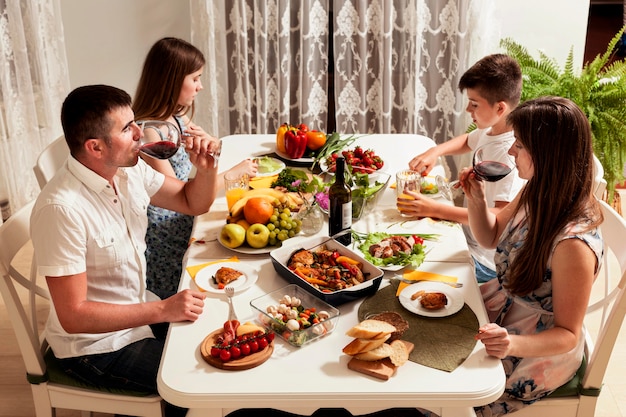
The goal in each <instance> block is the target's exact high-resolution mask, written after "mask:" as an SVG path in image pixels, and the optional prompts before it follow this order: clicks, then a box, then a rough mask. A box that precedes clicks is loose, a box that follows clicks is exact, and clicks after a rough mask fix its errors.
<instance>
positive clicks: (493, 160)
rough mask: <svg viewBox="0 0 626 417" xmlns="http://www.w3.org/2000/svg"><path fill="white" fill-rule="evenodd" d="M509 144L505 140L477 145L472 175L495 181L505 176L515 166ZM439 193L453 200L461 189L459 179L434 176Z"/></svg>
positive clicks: (480, 178)
mask: <svg viewBox="0 0 626 417" xmlns="http://www.w3.org/2000/svg"><path fill="white" fill-rule="evenodd" d="M510 147H511V146H510V144H509V143H508V142H505V141H501V140H500V141H498V140H496V141H490V142H487V143H485V144H483V145H482V146H480V147H478V149H476V151H474V155H473V157H472V167H473V170H474V175H475V176H476V178H478V179H479V180H483V181H489V182H495V181H499V180H501V179H502V178H504V177H506V176H507V175H509V174H510V173H511V171H513V168H515V159H514V158H513V157H512V156H511V155H509V148H510ZM435 182H436V183H437V187H438V188H439V191H440V192H441V194H443V196H444V197H446V198H447V199H448V200H451V201H452V200H454V199H455V198H456V197H457V196H458V195H459V193H460V192H462V191H463V189H462V188H461V186H460V183H459V180H455V181H450V182H448V181H447V180H446V179H445V178H444V177H442V176H441V175H437V177H435Z"/></svg>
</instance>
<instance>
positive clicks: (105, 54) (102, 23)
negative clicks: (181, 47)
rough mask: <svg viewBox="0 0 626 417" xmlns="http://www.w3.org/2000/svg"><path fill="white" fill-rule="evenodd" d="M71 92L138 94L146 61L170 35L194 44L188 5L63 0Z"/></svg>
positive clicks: (155, 0)
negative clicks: (102, 87) (103, 89)
mask: <svg viewBox="0 0 626 417" xmlns="http://www.w3.org/2000/svg"><path fill="white" fill-rule="evenodd" d="M60 1H61V13H62V15H63V28H64V31H65V45H66V48H67V59H68V65H69V76H70V87H71V88H75V87H78V86H81V85H87V84H109V85H113V86H116V87H119V88H122V89H124V90H126V91H127V92H128V93H130V94H131V95H133V94H134V92H135V88H136V87H137V82H138V81H139V75H140V73H141V67H142V65H143V60H144V58H145V56H146V54H147V53H148V49H150V47H151V46H152V44H153V43H154V42H156V41H157V40H159V39H160V38H162V37H165V36H175V37H178V38H182V39H185V40H188V41H189V40H191V31H190V22H189V1H187V0H60Z"/></svg>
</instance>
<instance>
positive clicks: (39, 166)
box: [33, 136, 70, 189]
mask: <svg viewBox="0 0 626 417" xmlns="http://www.w3.org/2000/svg"><path fill="white" fill-rule="evenodd" d="M69 154H70V150H69V148H68V147H67V143H66V142H65V137H64V136H61V137H59V138H57V139H56V140H55V141H54V142H52V143H51V144H49V145H48V146H46V147H45V148H44V150H43V151H41V154H39V156H38V157H37V162H36V163H35V166H34V167H33V171H35V177H37V183H39V188H40V189H43V187H44V185H46V184H47V183H48V181H50V179H51V178H52V177H53V176H54V174H55V173H56V172H57V171H58V170H59V168H61V166H62V165H63V163H64V162H65V160H66V159H67V156H68V155H69Z"/></svg>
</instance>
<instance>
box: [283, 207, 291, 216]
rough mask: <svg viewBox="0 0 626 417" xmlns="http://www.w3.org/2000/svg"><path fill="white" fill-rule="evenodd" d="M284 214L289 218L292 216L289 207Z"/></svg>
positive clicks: (284, 210)
mask: <svg viewBox="0 0 626 417" xmlns="http://www.w3.org/2000/svg"><path fill="white" fill-rule="evenodd" d="M283 214H286V215H287V216H291V210H289V207H285V208H284V209H283Z"/></svg>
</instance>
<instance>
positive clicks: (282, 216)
mask: <svg viewBox="0 0 626 417" xmlns="http://www.w3.org/2000/svg"><path fill="white" fill-rule="evenodd" d="M279 217H280V218H281V219H282V220H287V219H289V218H290V217H291V216H289V215H288V214H285V213H280V216H279Z"/></svg>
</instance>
